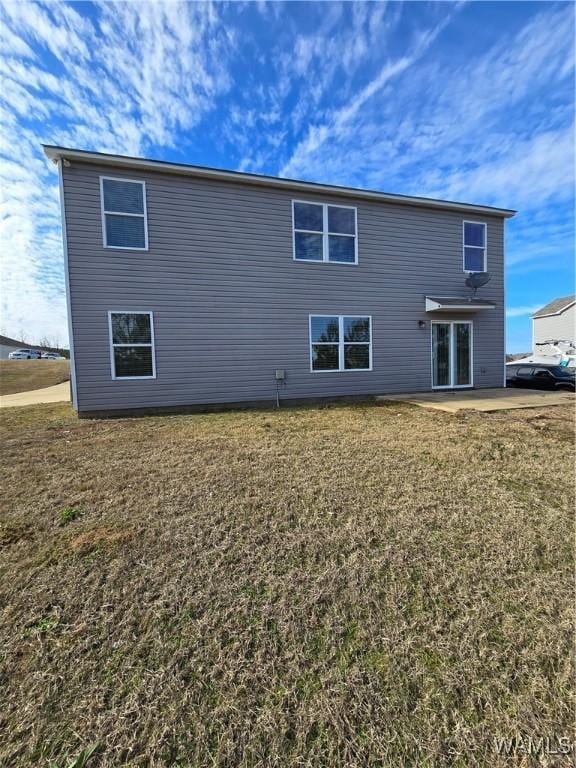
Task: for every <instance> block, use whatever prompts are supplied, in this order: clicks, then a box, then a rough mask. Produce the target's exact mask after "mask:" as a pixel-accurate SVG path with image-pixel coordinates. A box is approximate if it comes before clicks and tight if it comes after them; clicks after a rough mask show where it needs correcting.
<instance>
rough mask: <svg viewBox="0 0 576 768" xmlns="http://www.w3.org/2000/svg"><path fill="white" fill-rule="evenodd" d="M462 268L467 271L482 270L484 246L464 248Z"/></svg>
mask: <svg viewBox="0 0 576 768" xmlns="http://www.w3.org/2000/svg"><path fill="white" fill-rule="evenodd" d="M464 269H466V270H468V271H469V272H483V271H484V248H464Z"/></svg>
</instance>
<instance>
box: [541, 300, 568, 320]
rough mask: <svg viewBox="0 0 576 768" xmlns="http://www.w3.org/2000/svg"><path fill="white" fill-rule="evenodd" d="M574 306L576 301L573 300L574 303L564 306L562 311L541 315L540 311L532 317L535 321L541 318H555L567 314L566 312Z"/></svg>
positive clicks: (561, 308)
mask: <svg viewBox="0 0 576 768" xmlns="http://www.w3.org/2000/svg"><path fill="white" fill-rule="evenodd" d="M574 304H576V299H572V301H569V302H568V303H567V304H563V305H562V306H561V307H560V309H558V310H556V312H543V313H542V314H540V312H541V310H538V312H534V314H533V315H532V316H531V317H532V319H533V320H535V319H536V318H539V317H555V316H556V315H561V314H562V312H566V310H567V309H570V307H572V306H574ZM542 309H544V307H543V308H542Z"/></svg>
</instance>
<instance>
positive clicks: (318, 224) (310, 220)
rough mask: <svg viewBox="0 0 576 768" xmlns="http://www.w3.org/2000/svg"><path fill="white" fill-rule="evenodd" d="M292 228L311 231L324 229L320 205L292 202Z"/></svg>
mask: <svg viewBox="0 0 576 768" xmlns="http://www.w3.org/2000/svg"><path fill="white" fill-rule="evenodd" d="M294 229H310V230H312V232H322V230H323V229H324V225H323V213H322V206H321V205H312V204H311V203H294Z"/></svg>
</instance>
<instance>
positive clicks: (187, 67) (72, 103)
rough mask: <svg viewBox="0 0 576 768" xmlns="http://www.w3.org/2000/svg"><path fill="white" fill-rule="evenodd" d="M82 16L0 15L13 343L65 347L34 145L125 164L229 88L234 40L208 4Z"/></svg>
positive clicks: (22, 9)
mask: <svg viewBox="0 0 576 768" xmlns="http://www.w3.org/2000/svg"><path fill="white" fill-rule="evenodd" d="M81 11H82V6H72V5H65V4H61V3H52V4H50V5H48V6H43V5H40V4H37V3H10V4H8V3H7V4H3V5H1V6H0V30H1V31H2V34H1V38H0V50H1V52H2V62H1V71H0V74H1V76H2V81H3V88H2V92H1V93H0V110H1V114H2V116H3V130H2V138H1V140H0V182H1V190H0V211H1V214H2V219H1V221H0V254H1V262H0V265H1V266H0V268H1V272H2V283H3V291H2V296H1V301H0V327H1V328H2V331H3V332H5V333H6V334H8V335H12V336H17V335H18V334H19V333H20V331H21V330H25V331H26V333H27V336H28V338H32V339H34V338H38V337H40V336H45V335H49V336H51V337H59V338H60V340H61V341H64V340H65V339H66V322H65V308H64V296H63V286H64V280H63V267H62V248H61V243H60V239H59V236H58V233H59V226H60V224H59V217H60V211H59V204H58V193H57V176H56V173H55V171H54V169H53V168H51V167H50V165H49V164H48V162H47V161H46V159H45V158H44V157H43V154H42V150H41V147H40V143H41V142H46V143H60V144H64V145H71V146H80V147H82V148H87V149H94V150H99V151H108V152H118V153H124V154H133V155H136V154H140V153H144V152H145V151H146V148H149V147H151V146H153V145H161V146H174V145H175V144H176V142H177V138H178V135H179V134H180V132H182V131H189V130H190V129H191V128H192V127H193V126H195V125H196V124H198V123H199V122H200V121H201V120H202V118H203V117H204V115H206V114H207V113H208V112H209V111H210V110H211V108H212V107H213V104H214V99H215V98H216V97H217V95H219V94H221V93H223V92H224V91H226V89H227V88H228V87H229V84H230V79H229V74H228V70H227V62H228V60H229V54H230V52H231V51H232V50H233V47H234V36H233V34H232V33H231V32H230V31H229V30H228V29H227V28H226V27H225V26H223V25H222V24H220V23H219V19H218V17H217V14H216V12H215V11H214V9H213V7H212V6H211V5H210V4H209V3H197V4H192V3H190V4H185V3H167V4H157V3H143V4H136V3H118V4H117V3H103V4H101V5H99V6H97V14H96V16H95V18H93V19H92V18H91V17H89V16H88V15H85V14H83V13H82V12H81ZM51 57H53V61H52V63H51V67H52V71H51V70H49V69H48V68H47V64H46V63H45V62H47V61H50V59H51ZM54 62H56V63H55V64H54ZM31 122H32V123H35V127H34V128H31V127H29V126H30V123H31Z"/></svg>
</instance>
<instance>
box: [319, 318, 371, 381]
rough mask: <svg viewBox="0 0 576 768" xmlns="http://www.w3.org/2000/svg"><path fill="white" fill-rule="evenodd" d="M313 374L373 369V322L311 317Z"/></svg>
mask: <svg viewBox="0 0 576 768" xmlns="http://www.w3.org/2000/svg"><path fill="white" fill-rule="evenodd" d="M310 368H311V370H312V371H358V370H363V371H370V370H372V319H371V318H370V317H369V316H366V317H364V316H363V317H359V316H356V315H352V316H343V315H310Z"/></svg>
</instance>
